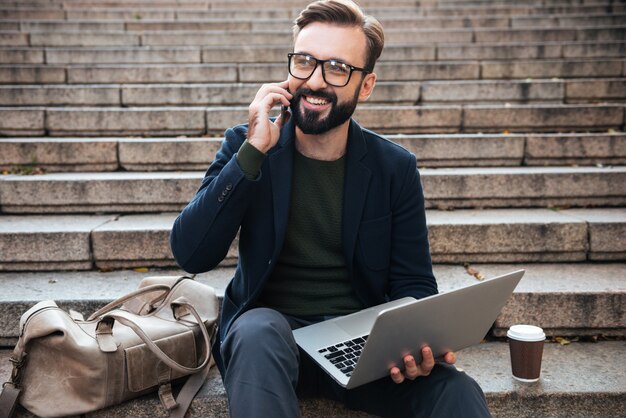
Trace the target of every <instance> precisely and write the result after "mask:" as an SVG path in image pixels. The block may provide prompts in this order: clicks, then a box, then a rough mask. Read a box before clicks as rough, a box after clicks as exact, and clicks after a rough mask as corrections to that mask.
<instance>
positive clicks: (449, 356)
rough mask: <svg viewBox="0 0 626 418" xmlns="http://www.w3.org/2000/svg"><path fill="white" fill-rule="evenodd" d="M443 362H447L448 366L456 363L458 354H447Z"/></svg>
mask: <svg viewBox="0 0 626 418" xmlns="http://www.w3.org/2000/svg"><path fill="white" fill-rule="evenodd" d="M443 361H445V362H446V363H448V364H454V363H456V354H455V353H454V352H452V351H449V352H447V353H446V354H444V356H443Z"/></svg>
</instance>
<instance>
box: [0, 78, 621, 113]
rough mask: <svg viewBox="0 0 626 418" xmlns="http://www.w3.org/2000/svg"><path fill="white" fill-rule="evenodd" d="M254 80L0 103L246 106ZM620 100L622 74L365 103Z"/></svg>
mask: <svg viewBox="0 0 626 418" xmlns="http://www.w3.org/2000/svg"><path fill="white" fill-rule="evenodd" d="M260 87H261V85H260V84H258V83H220V84H196V83H185V84H149V85H146V84H107V85H93V84H73V85H63V86H59V85H20V84H12V85H9V86H0V106H123V107H132V106H203V105H204V106H212V105H216V106H224V105H247V104H249V103H250V101H251V100H252V98H254V96H255V94H256V92H257V91H258V89H259V88H260ZM615 101H617V102H624V101H626V78H605V79H599V78H597V79H571V80H549V79H532V80H481V81H473V80H472V81H454V80H451V81H427V82H422V83H417V82H409V81H380V82H378V83H377V85H376V89H375V90H374V93H373V94H372V96H371V97H370V98H369V99H368V103H389V104H403V105H413V104H425V105H430V104H449V103H452V104H454V103H467V104H478V103H498V102H505V103H523V104H532V103H589V102H615Z"/></svg>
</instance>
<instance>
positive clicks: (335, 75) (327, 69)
mask: <svg viewBox="0 0 626 418" xmlns="http://www.w3.org/2000/svg"><path fill="white" fill-rule="evenodd" d="M287 56H288V57H289V74H291V75H292V76H293V77H294V78H297V79H298V80H307V79H309V78H310V77H311V76H312V75H313V73H314V72H315V69H316V68H317V66H318V64H322V77H323V78H324V81H326V83H328V84H330V85H331V86H335V87H343V86H345V85H346V84H348V82H350V77H352V72H354V71H362V72H363V73H364V74H367V73H369V72H370V71H369V70H366V69H365V68H358V67H355V66H353V65H350V64H346V63H345V62H341V61H338V60H335V59H330V60H320V59H317V58H315V57H312V56H311V55H308V54H295V53H290V54H287Z"/></svg>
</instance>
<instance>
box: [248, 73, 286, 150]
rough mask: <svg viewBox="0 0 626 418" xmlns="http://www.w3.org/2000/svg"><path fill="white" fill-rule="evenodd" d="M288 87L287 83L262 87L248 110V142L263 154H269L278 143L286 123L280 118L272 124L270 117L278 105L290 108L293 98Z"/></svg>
mask: <svg viewBox="0 0 626 418" xmlns="http://www.w3.org/2000/svg"><path fill="white" fill-rule="evenodd" d="M288 87H289V83H288V82H287V81H283V82H281V83H270V84H264V85H262V86H261V88H260V89H259V91H258V92H257V94H256V96H255V98H254V100H253V101H252V103H251V104H250V106H249V108H248V141H249V142H250V143H251V144H252V145H254V146H255V147H256V148H257V149H258V150H260V151H261V152H267V151H268V150H270V149H271V148H272V147H273V146H274V145H276V142H277V141H278V138H279V136H280V128H281V127H282V126H283V125H284V123H285V121H284V120H282V119H283V118H279V119H280V120H277V121H275V122H274V123H272V122H271V121H270V119H269V116H270V111H271V110H272V108H273V107H274V106H276V105H277V104H282V105H284V106H289V104H290V103H289V101H290V100H291V99H292V98H293V96H292V94H291V93H289V91H288V90H287V88H288ZM285 119H286V118H285Z"/></svg>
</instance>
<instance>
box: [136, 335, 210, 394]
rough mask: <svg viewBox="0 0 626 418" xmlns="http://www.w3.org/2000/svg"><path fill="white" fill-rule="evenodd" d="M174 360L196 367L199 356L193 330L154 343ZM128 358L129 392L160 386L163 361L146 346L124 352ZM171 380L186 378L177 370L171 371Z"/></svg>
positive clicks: (141, 345)
mask: <svg viewBox="0 0 626 418" xmlns="http://www.w3.org/2000/svg"><path fill="white" fill-rule="evenodd" d="M154 343H155V344H156V345H157V346H158V347H159V348H160V349H161V350H162V351H163V352H164V353H165V354H167V355H168V356H169V357H170V358H171V359H172V360H174V361H176V362H178V363H179V364H181V365H183V366H186V367H196V366H197V365H198V360H197V359H198V356H197V352H196V339H195V337H194V333H193V331H192V330H189V331H185V332H183V333H180V334H176V335H172V336H169V337H166V338H162V339H160V340H156V341H155V342H154ZM124 355H125V358H126V376H127V380H128V390H130V391H132V392H142V391H144V390H146V389H149V388H152V387H155V386H157V385H158V384H159V377H158V373H159V367H164V366H163V365H161V363H162V362H161V360H159V358H158V357H157V356H156V355H155V354H154V353H153V352H152V351H150V349H148V347H147V346H146V345H145V344H140V345H136V346H134V347H129V348H127V349H125V350H124ZM170 372H171V380H175V379H178V378H180V377H183V376H185V374H184V373H181V372H179V371H177V370H171V371H170Z"/></svg>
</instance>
